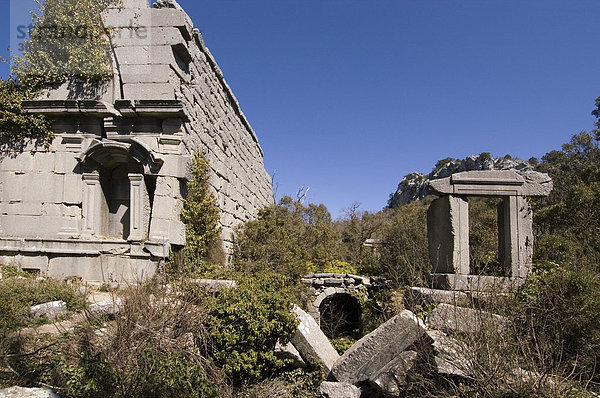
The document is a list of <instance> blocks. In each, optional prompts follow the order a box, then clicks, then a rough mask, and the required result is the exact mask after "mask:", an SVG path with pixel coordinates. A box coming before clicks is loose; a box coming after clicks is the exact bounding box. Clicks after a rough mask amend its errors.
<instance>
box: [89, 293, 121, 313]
mask: <svg viewBox="0 0 600 398" xmlns="http://www.w3.org/2000/svg"><path fill="white" fill-rule="evenodd" d="M122 304H123V300H122V299H121V298H120V297H117V298H116V299H114V300H104V301H100V302H98V303H93V304H90V306H89V307H88V311H89V312H90V314H92V315H94V316H102V315H115V314H117V313H118V312H119V311H120V310H121V307H122Z"/></svg>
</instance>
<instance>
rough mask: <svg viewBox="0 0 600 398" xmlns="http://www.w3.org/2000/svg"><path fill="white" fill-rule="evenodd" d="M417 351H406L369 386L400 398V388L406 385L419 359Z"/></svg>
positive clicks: (372, 380) (386, 366)
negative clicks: (408, 375)
mask: <svg viewBox="0 0 600 398" xmlns="http://www.w3.org/2000/svg"><path fill="white" fill-rule="evenodd" d="M417 355H418V354H417V352H416V351H404V352H403V353H401V354H400V355H398V356H397V357H396V358H394V359H392V360H391V361H390V362H389V363H388V364H387V365H385V366H384V367H383V368H382V369H381V370H380V371H379V374H377V375H376V376H375V377H372V378H371V379H370V380H369V384H370V385H371V386H372V387H374V388H375V390H377V391H380V392H382V393H383V394H385V395H387V396H398V393H399V390H400V387H402V386H404V385H406V376H407V374H408V373H409V372H410V371H411V370H412V368H413V366H414V365H415V360H416V359H417Z"/></svg>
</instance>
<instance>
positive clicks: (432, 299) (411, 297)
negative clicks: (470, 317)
mask: <svg viewBox="0 0 600 398" xmlns="http://www.w3.org/2000/svg"><path fill="white" fill-rule="evenodd" d="M440 303H447V304H454V305H465V306H468V305H470V300H469V296H468V295H467V294H466V293H465V292H459V291H452V290H440V289H428V288H426V287H409V288H408V289H406V291H405V292H404V306H405V307H406V308H407V309H409V310H411V311H414V310H415V309H417V308H418V307H421V306H424V305H428V304H440Z"/></svg>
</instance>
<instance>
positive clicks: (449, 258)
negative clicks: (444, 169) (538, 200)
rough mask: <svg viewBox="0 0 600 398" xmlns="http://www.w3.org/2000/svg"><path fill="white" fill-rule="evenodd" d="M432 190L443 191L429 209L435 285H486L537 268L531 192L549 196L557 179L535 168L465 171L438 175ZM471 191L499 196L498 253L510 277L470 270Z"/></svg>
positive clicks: (501, 282) (513, 279)
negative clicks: (448, 175)
mask: <svg viewBox="0 0 600 398" xmlns="http://www.w3.org/2000/svg"><path fill="white" fill-rule="evenodd" d="M430 190H431V191H432V192H433V193H434V194H436V195H439V196H441V197H440V198H438V199H436V200H434V201H433V202H432V203H431V206H430V208H429V210H428V213H427V234H428V241H429V257H430V261H431V264H432V266H433V281H434V286H435V287H437V288H440V289H451V290H455V289H456V290H470V289H480V290H486V289H489V288H492V287H500V288H501V287H505V286H506V285H508V284H511V283H515V282H516V283H518V281H519V280H522V279H523V278H525V277H526V276H527V275H528V274H529V273H530V272H531V269H532V256H533V211H532V208H531V205H530V204H529V202H528V201H527V197H532V196H547V195H548V194H549V193H550V191H551V190H552V180H551V179H550V177H549V176H548V175H547V174H544V173H538V172H535V171H531V172H528V173H525V174H518V173H517V172H515V171H465V172H461V173H456V174H453V175H451V176H450V177H446V178H442V179H437V180H432V181H431V182H430ZM470 196H484V197H499V198H501V199H502V201H501V202H500V204H499V207H498V257H499V260H500V263H501V264H502V266H503V267H504V270H505V274H506V275H505V276H506V277H505V278H493V277H489V276H484V275H483V276H482V275H470V264H469V202H468V198H469V197H470Z"/></svg>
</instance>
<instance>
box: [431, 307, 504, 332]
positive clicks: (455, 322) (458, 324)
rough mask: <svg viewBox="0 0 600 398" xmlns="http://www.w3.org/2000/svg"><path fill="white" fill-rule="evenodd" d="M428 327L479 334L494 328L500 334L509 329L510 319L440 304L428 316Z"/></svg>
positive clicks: (485, 312) (477, 310) (476, 310)
mask: <svg viewBox="0 0 600 398" xmlns="http://www.w3.org/2000/svg"><path fill="white" fill-rule="evenodd" d="M426 321H427V326H428V327H430V328H432V329H437V330H442V331H445V332H462V333H473V332H475V333H477V332H478V331H480V330H482V328H488V327H493V328H495V329H496V330H497V331H498V332H502V331H503V330H505V329H506V328H508V326H509V324H510V322H509V320H508V318H505V317H503V316H500V315H497V314H492V313H490V312H487V311H482V310H479V309H472V308H464V307H459V306H456V305H451V304H444V303H442V304H439V305H438V306H437V307H435V309H434V310H433V311H431V312H430V313H429V315H427V320H426Z"/></svg>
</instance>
